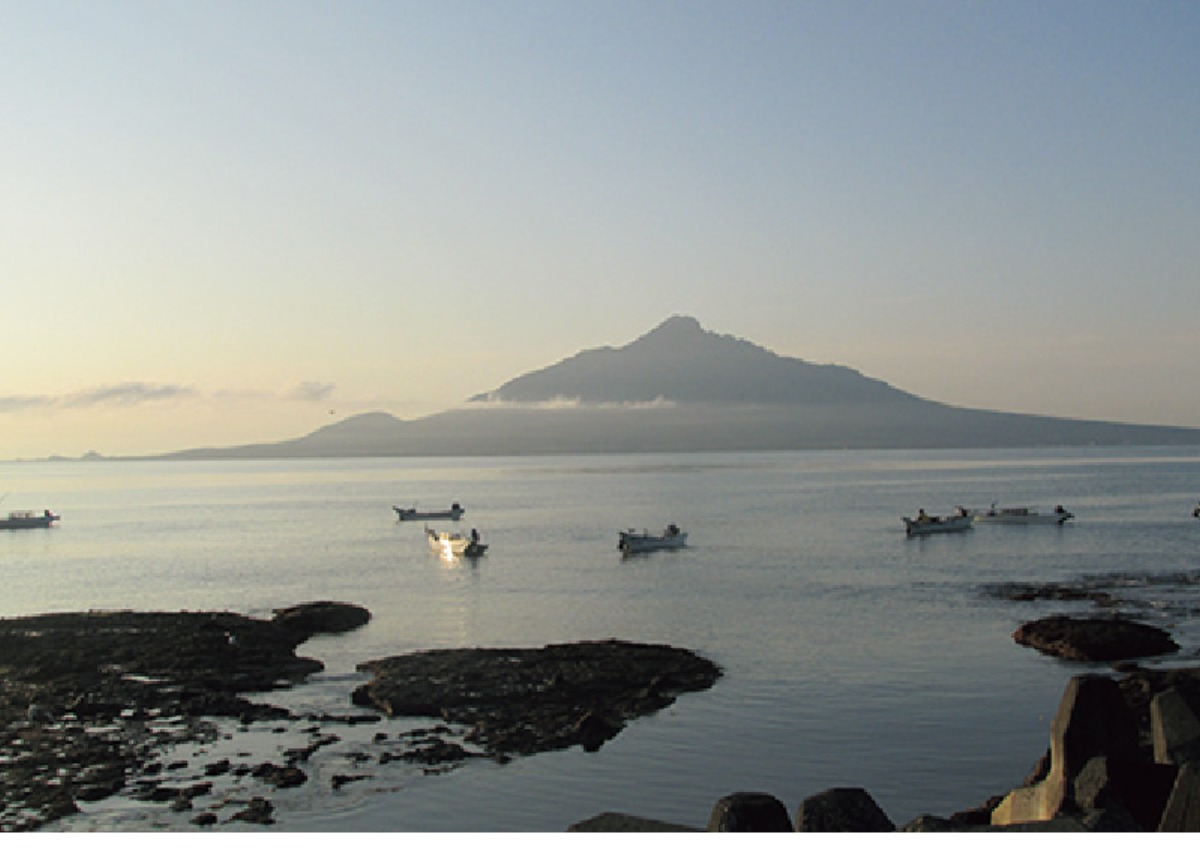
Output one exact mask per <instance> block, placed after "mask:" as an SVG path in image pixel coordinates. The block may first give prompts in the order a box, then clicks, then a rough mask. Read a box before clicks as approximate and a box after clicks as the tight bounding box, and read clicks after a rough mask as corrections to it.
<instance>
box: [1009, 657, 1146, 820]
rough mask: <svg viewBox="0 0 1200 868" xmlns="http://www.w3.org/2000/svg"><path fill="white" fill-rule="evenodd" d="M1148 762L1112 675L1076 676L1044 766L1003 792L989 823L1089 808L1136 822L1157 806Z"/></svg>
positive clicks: (1065, 695)
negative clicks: (1041, 772)
mask: <svg viewBox="0 0 1200 868" xmlns="http://www.w3.org/2000/svg"><path fill="white" fill-rule="evenodd" d="M1151 766H1152V764H1150V763H1149V762H1148V761H1147V758H1146V755H1145V752H1144V750H1143V749H1142V746H1141V739H1140V736H1139V732H1138V727H1137V720H1136V718H1135V716H1134V714H1133V712H1132V711H1131V710H1130V708H1129V706H1128V705H1127V704H1126V702H1125V698H1124V695H1123V694H1122V692H1121V690H1120V688H1119V687H1118V686H1117V684H1116V682H1114V681H1113V680H1112V679H1111V678H1106V677H1103V676H1098V675H1089V676H1077V677H1075V678H1072V679H1071V681H1070V682H1069V683H1068V685H1067V689H1066V691H1065V692H1064V693H1063V698H1062V700H1061V701H1060V703H1059V707H1058V711H1057V713H1056V714H1055V717H1054V722H1053V724H1052V725H1051V730H1050V768H1049V771H1048V772H1047V773H1046V774H1045V776H1044V777H1043V778H1041V779H1039V780H1037V781H1036V782H1034V783H1031V784H1027V785H1025V786H1022V787H1019V788H1017V789H1015V790H1013V791H1012V792H1011V793H1009V794H1008V795H1007V796H1006V797H1005V798H1004V800H1003V801H1002V802H1001V803H1000V804H999V805H998V806H997V807H996V809H995V811H994V812H993V813H992V823H993V824H994V825H1000V826H1003V825H1011V824H1018V823H1028V822H1041V821H1046V820H1052V819H1055V818H1058V817H1062V816H1067V815H1072V814H1077V813H1080V812H1083V811H1088V810H1094V809H1109V808H1117V807H1119V808H1122V809H1124V810H1127V811H1128V812H1129V813H1130V814H1131V815H1133V816H1134V817H1135V819H1138V820H1139V821H1140V822H1143V823H1151V826H1150V827H1151V828H1153V824H1152V820H1151V818H1150V817H1149V814H1151V813H1153V812H1154V811H1156V810H1160V809H1161V807H1162V797H1156V795H1155V793H1156V791H1159V790H1161V789H1162V784H1161V776H1157V777H1156V775H1158V773H1156V772H1155V771H1154V769H1153V768H1152V767H1151Z"/></svg>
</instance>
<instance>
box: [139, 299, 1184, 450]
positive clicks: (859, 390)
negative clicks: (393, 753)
mask: <svg viewBox="0 0 1200 868" xmlns="http://www.w3.org/2000/svg"><path fill="white" fill-rule="evenodd" d="M1182 444H1200V429H1195V428H1179V427H1168V426H1157V425H1131V424H1124V423H1114V422H1101V421H1087V420H1074V419H1062V418H1056V417H1050V416H1034V415H1026V414H1019V413H1001V412H996V411H990V410H973V409H965V408H959V407H951V406H948V405H945V404H941V403H938V402H935V401H929V400H926V399H923V398H920V397H918V396H916V395H912V394H910V393H908V392H905V391H902V390H900V389H896V388H894V387H892V386H890V385H888V384H887V383H885V382H883V381H881V380H876V379H872V378H870V377H866V376H864V375H862V374H860V373H859V372H857V371H855V370H853V369H851V368H846V367H842V366H840V365H818V364H812V363H809V362H805V361H802V360H800V359H794V358H788V357H785V356H780V355H777V354H776V353H773V352H771V351H770V350H767V349H764V348H762V347H759V346H757V345H755V344H753V343H750V342H749V341H746V340H743V339H741V338H736V337H731V336H727V335H718V334H715V333H713V332H709V331H706V330H705V329H703V328H702V327H701V325H700V323H699V322H697V321H696V320H695V319H693V318H691V317H686V316H675V317H671V318H670V319H668V320H666V321H665V322H663V323H662V324H660V325H659V326H658V327H656V328H655V329H653V330H652V331H650V332H648V333H646V334H645V335H643V336H641V337H640V338H638V339H637V340H635V341H633V342H632V343H630V344H627V345H626V346H624V347H620V348H616V349H614V348H611V347H602V348H598V349H591V350H585V351H583V352H580V353H578V354H577V355H575V356H572V357H570V358H568V359H564V360H562V361H560V362H557V363H556V364H553V365H550V366H549V367H546V368H542V369H541V370H537V371H533V372H531V373H527V374H524V375H522V376H519V377H516V378H514V379H512V380H509V381H508V382H507V383H504V384H503V385H501V386H500V387H498V388H497V389H495V390H494V391H491V392H487V393H484V394H480V395H476V396H474V397H472V398H471V399H470V400H469V401H468V402H467V403H466V405H465V406H464V407H462V408H460V409H455V410H450V411H447V412H444V413H438V414H435V415H432V416H427V417H424V418H421V419H415V420H410V421H404V420H401V419H398V418H396V417H395V416H392V415H390V414H388V413H382V412H375V413H364V414H361V415H357V416H352V417H350V418H348V419H345V420H343V421H341V422H337V423H335V424H332V425H328V426H326V427H323V428H320V429H318V430H316V431H314V432H312V433H311V434H308V435H305V436H303V437H299V438H296V439H294V440H287V441H283V442H279V443H266V444H257V445H248V446H238V447H229V448H217V449H194V450H187V451H184V452H176V453H172V454H170V455H165V456H158V457H164V458H331V457H354V456H359V457H366V456H455V455H461V456H471V455H545V454H584V453H620V452H709V451H760V450H790V449H919V448H970V447H979V448H1004V447H1039V446H1083V445H1103V446H1114V445H1182Z"/></svg>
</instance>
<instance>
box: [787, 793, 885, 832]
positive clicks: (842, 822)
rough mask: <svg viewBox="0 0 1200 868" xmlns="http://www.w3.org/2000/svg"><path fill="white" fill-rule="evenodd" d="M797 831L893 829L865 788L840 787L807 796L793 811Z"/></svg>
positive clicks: (872, 830) (871, 830)
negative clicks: (796, 809) (797, 809)
mask: <svg viewBox="0 0 1200 868" xmlns="http://www.w3.org/2000/svg"><path fill="white" fill-rule="evenodd" d="M796 831H797V832H894V831H896V825H895V824H894V823H893V822H892V821H891V820H890V819H888V816H887V814H885V813H884V812H883V809H882V808H880V807H879V805H878V804H876V802H875V800H874V799H873V798H871V795H870V793H868V792H867V791H866V790H863V789H858V788H856V787H841V788H835V789H832V790H826V791H825V792H823V793H818V794H817V795H815V796H809V797H808V798H807V799H805V800H804V801H803V802H801V803H800V809H799V811H798V812H797V813H796Z"/></svg>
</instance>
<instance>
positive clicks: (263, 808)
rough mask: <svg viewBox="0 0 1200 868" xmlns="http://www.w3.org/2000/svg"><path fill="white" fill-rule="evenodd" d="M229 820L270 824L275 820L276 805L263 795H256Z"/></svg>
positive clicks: (261, 824)
mask: <svg viewBox="0 0 1200 868" xmlns="http://www.w3.org/2000/svg"><path fill="white" fill-rule="evenodd" d="M228 822H230V823H233V822H242V823H257V824H258V825H260V826H269V825H271V824H272V823H274V822H275V806H274V805H272V804H271V803H270V802H269V801H267V800H266V799H264V798H262V797H261V796H255V797H254V798H252V799H251V800H250V802H249V804H247V805H246V807H244V808H243V809H242V810H240V811H238V812H237V813H236V814H234V815H233V816H232V817H230V818H229V820H228Z"/></svg>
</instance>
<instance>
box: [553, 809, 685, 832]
mask: <svg viewBox="0 0 1200 868" xmlns="http://www.w3.org/2000/svg"><path fill="white" fill-rule="evenodd" d="M567 831H568V832H619V833H628V832H699V831H700V830H699V829H693V828H691V827H690V826H680V825H677V824H675V823H664V822H661V821H659V820H647V819H646V818H644V817H635V816H633V815H631V814H619V813H613V812H606V813H603V814H597V815H596V816H594V817H591V818H589V819H587V820H581V821H579V822H578V823H573V824H572V825H571V826H569V827H568V828H567Z"/></svg>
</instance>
